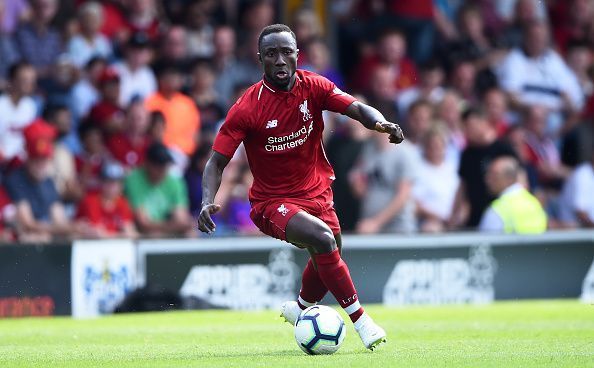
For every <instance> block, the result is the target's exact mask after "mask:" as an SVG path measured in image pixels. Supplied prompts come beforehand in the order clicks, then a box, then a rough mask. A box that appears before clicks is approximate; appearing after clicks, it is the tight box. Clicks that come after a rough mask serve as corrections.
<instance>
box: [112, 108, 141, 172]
mask: <svg viewBox="0 0 594 368" xmlns="http://www.w3.org/2000/svg"><path fill="white" fill-rule="evenodd" d="M124 124H125V126H126V129H125V130H124V131H123V132H120V133H117V134H113V135H111V136H109V137H108V138H107V142H106V145H107V149H108V150H109V152H110V153H111V156H112V157H113V158H114V159H115V160H117V161H118V162H119V163H120V164H121V165H123V166H124V168H126V169H130V168H134V167H136V166H138V165H140V164H142V162H143V161H144V156H145V153H146V149H147V148H148V146H149V142H150V141H149V137H148V134H147V132H148V126H149V113H148V111H147V110H146V108H145V107H144V104H143V103H142V102H141V101H132V103H131V104H130V106H128V109H127V110H126V121H125V123H124Z"/></svg>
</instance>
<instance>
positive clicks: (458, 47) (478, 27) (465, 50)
mask: <svg viewBox="0 0 594 368" xmlns="http://www.w3.org/2000/svg"><path fill="white" fill-rule="evenodd" d="M458 23H459V28H460V34H459V35H458V37H456V39H454V40H452V41H450V42H447V43H445V44H444V45H443V47H442V48H443V50H442V54H444V58H445V59H446V60H447V63H448V65H450V66H451V65H453V64H454V63H455V62H456V61H459V60H471V61H473V62H474V65H475V67H476V68H477V70H478V71H482V70H484V69H489V68H490V67H491V66H494V65H496V64H497V63H498V62H499V61H501V59H502V58H503V57H504V56H505V54H506V52H505V50H497V47H498V46H500V45H498V44H497V39H498V37H493V35H488V34H487V33H486V28H485V25H484V23H483V18H482V15H481V11H480V8H479V7H478V6H477V5H475V4H467V5H465V6H463V7H462V8H461V9H460V10H459V13H458ZM499 44H500V42H499Z"/></svg>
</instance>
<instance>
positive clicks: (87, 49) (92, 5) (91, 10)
mask: <svg viewBox="0 0 594 368" xmlns="http://www.w3.org/2000/svg"><path fill="white" fill-rule="evenodd" d="M102 24H103V8H102V7H101V5H100V4H99V3H98V2H95V1H90V2H87V3H84V4H82V5H81V6H80V7H79V8H78V25H79V27H80V34H77V35H75V36H74V37H72V38H71V39H70V41H69V42H68V54H69V56H70V58H71V60H72V61H73V63H74V65H76V66H77V67H79V68H81V67H83V66H85V65H86V64H87V63H88V62H89V60H91V59H92V58H93V57H102V58H105V59H109V58H110V57H111V52H112V51H111V43H110V42H109V40H108V39H107V37H105V36H104V35H103V34H101V33H99V30H100V28H101V25H102Z"/></svg>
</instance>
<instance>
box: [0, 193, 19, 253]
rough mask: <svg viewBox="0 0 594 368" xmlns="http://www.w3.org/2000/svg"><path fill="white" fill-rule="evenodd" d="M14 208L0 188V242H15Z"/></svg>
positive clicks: (6, 194)
mask: <svg viewBox="0 0 594 368" xmlns="http://www.w3.org/2000/svg"><path fill="white" fill-rule="evenodd" d="M15 217H16V208H15V206H14V204H12V201H11V200H10V197H9V196H8V193H6V190H5V189H4V187H3V186H0V242H3V243H4V242H13V241H15V240H16V239H15V234H14V231H13V230H14V226H15V220H16V218H15Z"/></svg>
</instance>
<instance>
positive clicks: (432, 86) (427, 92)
mask: <svg viewBox="0 0 594 368" xmlns="http://www.w3.org/2000/svg"><path fill="white" fill-rule="evenodd" d="M419 77H420V83H419V84H418V85H416V86H412V87H409V88H407V89H405V90H403V91H400V93H399V94H398V112H399V113H400V118H401V119H402V120H406V118H407V117H406V113H407V112H408V109H409V108H410V105H412V103H413V102H415V101H417V100H419V99H426V100H428V101H430V102H431V103H432V104H438V103H440V102H441V99H442V98H443V96H444V93H445V90H444V88H443V86H442V85H443V82H444V71H443V69H442V67H441V65H440V64H439V63H438V62H436V61H430V62H427V63H424V64H423V65H422V66H421V69H420V73H419Z"/></svg>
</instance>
